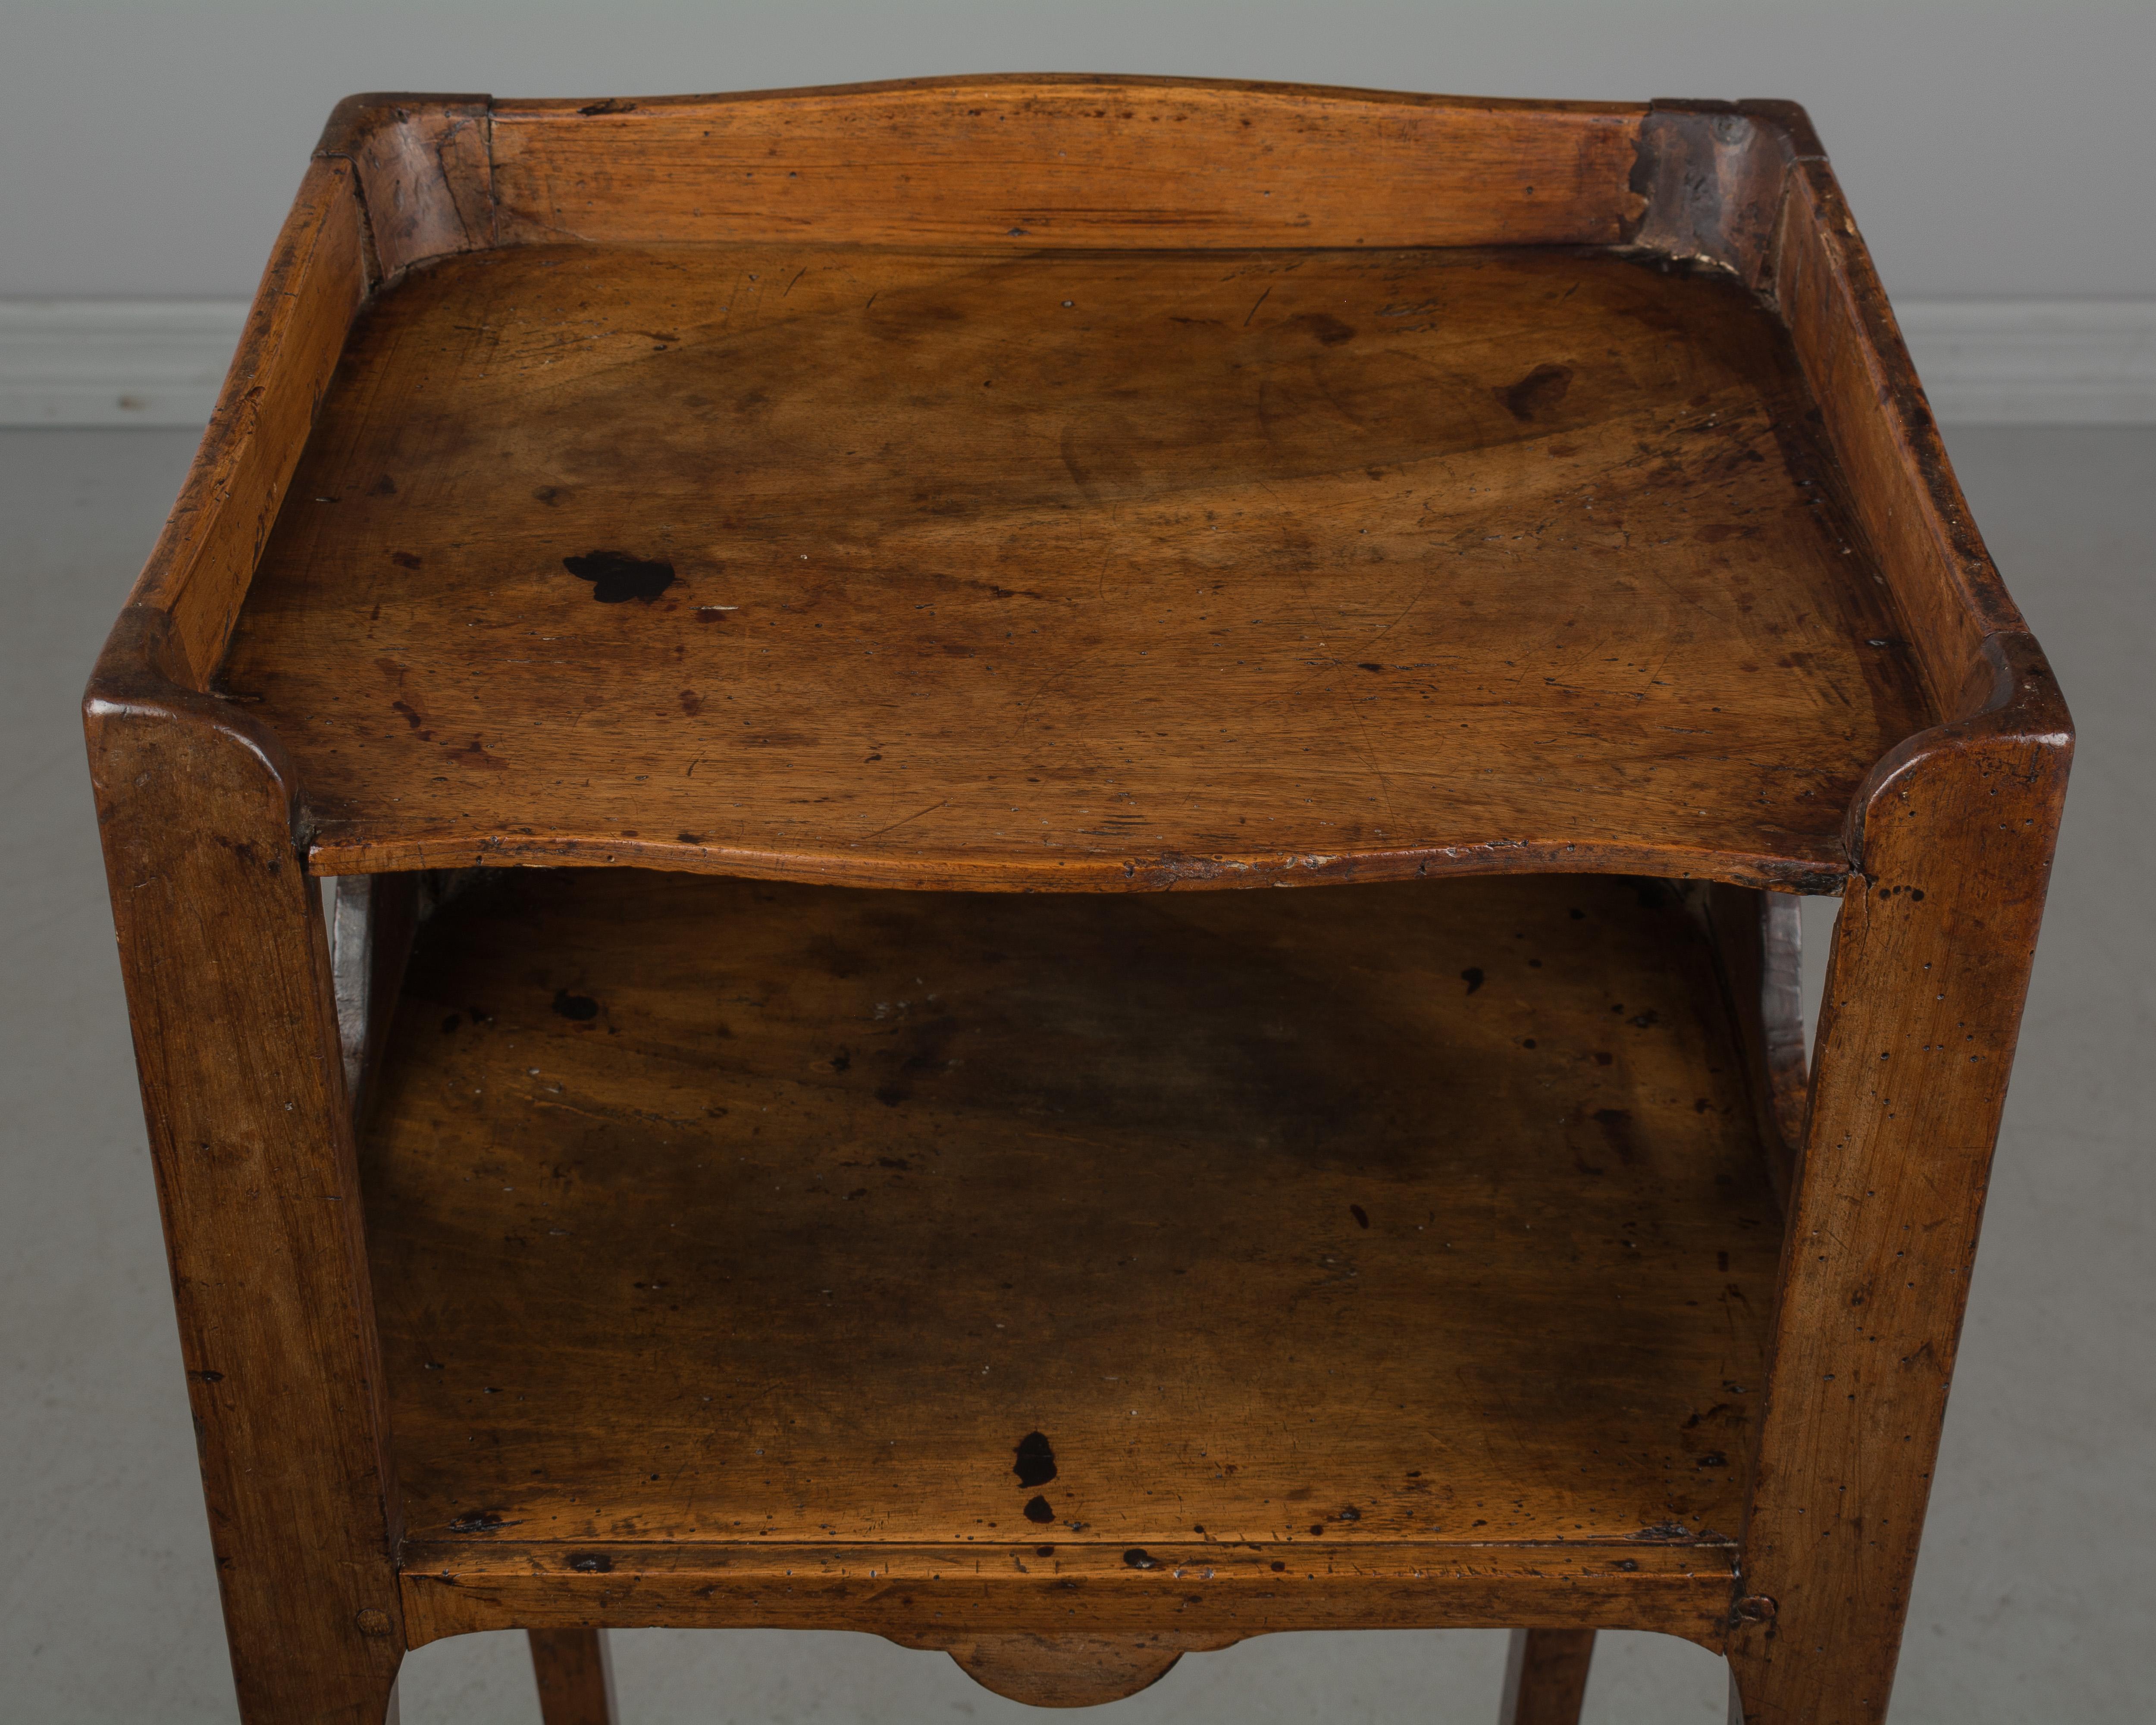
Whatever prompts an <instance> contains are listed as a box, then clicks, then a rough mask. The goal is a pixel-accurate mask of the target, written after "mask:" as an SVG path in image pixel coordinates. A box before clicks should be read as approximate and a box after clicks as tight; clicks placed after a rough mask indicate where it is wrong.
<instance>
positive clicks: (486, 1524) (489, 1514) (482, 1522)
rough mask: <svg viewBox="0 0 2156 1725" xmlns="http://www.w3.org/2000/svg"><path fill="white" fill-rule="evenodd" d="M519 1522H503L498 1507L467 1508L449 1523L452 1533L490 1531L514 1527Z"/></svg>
mask: <svg viewBox="0 0 2156 1725" xmlns="http://www.w3.org/2000/svg"><path fill="white" fill-rule="evenodd" d="M518 1525H519V1523H517V1522H505V1521H504V1520H502V1518H501V1512H500V1510H498V1509H468V1510H466V1511H465V1512H464V1513H463V1514H462V1515H460V1516H459V1517H456V1518H455V1519H454V1520H453V1521H452V1522H450V1523H449V1532H452V1533H491V1532H495V1529H497V1528H500V1527H516V1526H518Z"/></svg>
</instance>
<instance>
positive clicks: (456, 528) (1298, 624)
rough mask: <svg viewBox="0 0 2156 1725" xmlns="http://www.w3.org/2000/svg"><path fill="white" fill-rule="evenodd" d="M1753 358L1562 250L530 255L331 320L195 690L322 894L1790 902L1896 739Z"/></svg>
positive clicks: (1889, 634) (1814, 442) (1786, 383)
mask: <svg viewBox="0 0 2156 1725" xmlns="http://www.w3.org/2000/svg"><path fill="white" fill-rule="evenodd" d="M1825 444H1826V440H1825V437H1824V435H1823V434H1822V433H1821V430H1820V418H1819V414H1818V413H1817V412H1816V411H1815V404H1814V403H1813V401H1812V398H1810V396H1809V394H1808V393H1807V389H1806V385H1805V382H1804V376H1803V373H1802V372H1801V370H1800V367H1799V364H1798V362H1797V360H1796V357H1795V356H1794V352H1793V350H1792V348H1791V346H1790V343H1789V332H1788V331H1787V330H1786V329H1785V328H1784V326H1783V324H1782V323H1781V322H1780V321H1779V320H1778V319H1777V317H1776V316H1774V312H1773V311H1772V310H1771V309H1770V308H1769V307H1768V305H1765V304H1764V303H1763V301H1762V300H1761V299H1760V298H1759V297H1758V296H1757V295H1753V293H1751V292H1748V291H1747V290H1746V289H1745V288H1744V286H1743V285H1742V284H1741V283H1739V282H1738V281H1737V280H1734V279H1732V277H1731V276H1729V275H1727V273H1718V272H1713V271H1703V270H1686V269H1682V268H1675V267H1672V266H1671V265H1670V264H1669V263H1668V262H1667V260H1663V261H1662V262H1661V264H1660V266H1659V267H1656V266H1655V265H1654V264H1651V263H1650V262H1648V261H1643V260H1640V259H1634V258H1629V257H1626V256H1624V255H1621V254H1613V253H1611V252H1609V251H1594V250H1589V249H1574V248H1564V247H1534V248H1526V247H1513V248H1503V247H1496V248H1491V247H1453V248H1446V249H1413V248H1408V249H1376V248H1362V249H1339V248H1336V249H1306V250H1282V249H1253V250H1246V251H1232V250H1228V251H1224V250H1220V249H1210V250H1204V251H1190V250H1158V251H1153V250H1130V249H1122V250H1086V249H1060V250H1055V251H1030V252H1029V251H1026V250H1023V249H1014V250H1010V251H999V252H994V253H984V252H982V251H980V250H978V249H975V250H959V249H920V248H876V247H858V246H856V247H845V246H834V245H824V246H810V245H803V244H778V243H773V244H757V245H725V244H694V245H689V244H528V245H521V246H515V247H509V248H505V249H498V250H493V251H480V252H473V253H467V254H460V255H453V256H449V257H444V258H440V259H436V260H434V261H433V262H431V263H428V264H423V266H421V267H419V268H417V269H415V270H410V271H408V273H407V274H406V275H404V276H403V278H402V279H401V280H399V281H398V282H396V283H395V284H393V285H390V286H389V287H388V288H386V289H385V290H382V291H381V292H379V293H378V294H377V296H376V298H375V300H374V301H373V303H372V305H371V306H370V307H369V309H368V310H367V311H365V312H364V313H362V317H361V320H360V321H359V322H358V323H357V326H355V328H354V331H353V332H352V336H351V337H350V339H349V341H348V342H347V344H346V350H345V352H344V356H343V358H342V361H341V364H340V366H339V367H338V369H337V372H336V376H335V378H334V381H333V382H332V383H331V387H330V388H329V390H328V393H327V395H326V399H325V400H324V402H323V403H322V407H321V412H320V414H319V417H318V418H317V420H316V425H315V429H314V431H313V434H312V436H311V439H310V441H309V442H308V444H307V446H306V449H305V454H303V455H302V457H301V458H300V465H299V467H298V470H297V471H296V472H295V475H294V476H293V479H292V481H291V484H290V488H289V490H288V493H287V495H286V499H285V504H284V506H283V510H282V513H281V515H280V517H279V518H278V520H277V522H276V526H275V531H274V532H273V533H272V534H271V536H270V537H269V542H268V545H267V547H266V549H265V551H264V555H263V557H262V559H261V562H260V564H259V568H258V570H257V571H256V573H255V575H254V580H253V583H252V585H251V587H250V588H249V591H248V593H247V597H246V600H245V604H244V610H243V612H242V613H241V615H240V618H239V624H238V627H237V629H236V632H235V634H234V638H233V641H232V645H231V649H230V652H229V655H228V658H227V659H226V661H225V663H224V665H223V668H222V670H221V673H220V675H219V678H218V688H219V689H220V691H222V692H223V693H225V694H227V695H229V696H234V697H237V698H238V699H239V700H242V701H247V702H249V703H254V705H253V706H252V707H251V709H250V710H251V711H254V713H256V714H259V716H260V717H261V718H262V719H263V720H264V721H266V722H267V723H268V725H269V726H270V727H271V728H272V729H274V731H275V732H276V733H277V734H278V735H279V737H280V738H281V739H282V740H283V742H284V743H285V747H287V748H289V750H290V752H291V754H292V756H293V757H294V759H295V762H297V764H298V767H299V770H300V780H301V782H302V783H304V785H305V792H306V799H307V809H308V819H309V822H310V827H309V833H310V844H311V861H312V865H313V866H314V867H315V868H316V870H318V871H320V872H324V873H339V872H350V871H353V870H377V869H383V868H392V869H393V868H409V867H418V866H450V865H465V864H469V863H471V862H475V861H506V860H539V861H584V862H608V861H613V862H634V863H640V864H644V865H659V866H671V867H681V868H702V869H709V870H722V871H726V872H734V873H750V874H763V875H793V876H797V877H803V878H824V879H832V880H857V881H864V882H869V881H875V882H882V883H885V884H891V885H906V884H913V885H947V886H998V887H1027V886H1045V887H1121V886H1164V885H1180V884H1209V883H1217V884H1250V883H1252V882H1254V881H1256V880H1265V879H1281V880H1286V879H1315V878H1379V877H1384V876H1388V875H1394V876H1396V875H1415V874H1420V873H1425V872H1430V871H1432V870H1442V869H1447V868H1482V869H1486V868H1489V867H1491V866H1493V865H1495V866H1527V867H1537V866H1542V867H1549V866H1555V867H1596V866H1599V867H1637V868H1641V869H1649V870H1655V871H1659V872H1671V873H1675V872H1683V871H1685V870H1686V869H1688V868H1690V867H1691V866H1693V865H1697V866H1698V867H1699V868H1700V869H1702V870H1703V871H1712V872H1717V873H1720V874H1722V875H1724V876H1725V877H1727V878H1738V879H1753V880H1758V881H1759V882H1762V883H1764V884H1779V885H1784V886H1803V885H1805V884H1807V883H1811V884H1817V883H1819V882H1820V881H1822V880H1824V881H1827V882H1830V881H1831V880H1832V879H1833V878H1834V877H1835V876H1836V875H1838V874H1840V872H1841V871H1843V870H1845V867H1846V859H1845V852H1844V850H1843V839H1842V829H1843V824H1844V818H1845V811H1846V809H1847V808H1848V806H1849V804H1850V803H1851V798H1852V797H1853V796H1854V795H1855V794H1856V791H1857V788H1858V787H1859V785H1860V784H1861V782H1862V780H1863V778H1864V777H1865V775H1866V773H1867V771H1869V770H1870V768H1871V766H1872V765H1873V763H1874V762H1876V761H1877V760H1878V759H1879V757H1881V755H1882V754H1884V753H1885V752H1886V751H1888V750H1889V749H1890V748H1892V747H1893V746H1894V745H1895V744H1896V743H1897V742H1899V741H1900V740H1902V738H1904V737H1907V736H1909V735H1911V734H1912V733H1913V732H1917V731H1920V730H1922V728H1923V727H1924V726H1927V725H1928V724H1930V723H1932V722H1933V721H1934V719H1935V715H1933V713H1932V712H1931V711H1929V710H1928V707H1927V704H1926V697H1925V695H1924V691H1923V687H1922V682H1921V680H1920V676H1919V672H1918V667H1917V662H1916V659H1915V656H1914V654H1913V653H1912V649H1911V647H1910V645H1909V644H1908V643H1907V639H1905V637H1906V636H1907V634H1908V631H1907V629H1905V628H1904V627H1903V626H1902V624H1900V623H1898V622H1897V618H1896V608H1895V605H1894V603H1893V601H1892V598H1890V596H1889V593H1888V590H1887V588H1886V585H1885V583H1884V582H1883V581H1882V578H1881V570H1880V568H1879V567H1878V566H1877V565H1876V563H1875V562H1874V560H1873V557H1872V554H1871V552H1870V551H1869V550H1868V549H1867V543H1868V542H1867V539H1866V536H1865V535H1864V534H1863V533H1862V532H1861V531H1858V529H1857V528H1856V526H1854V525H1853V522H1852V516H1851V506H1850V504H1849V501H1848V498H1847V496H1846V489H1847V488H1846V485H1845V480H1844V478H1843V475H1842V473H1841V470H1840V468H1839V467H1838V465H1836V463H1835V459H1834V458H1833V456H1832V455H1831V454H1830V453H1829V451H1828V449H1827V448H1826V446H1825Z"/></svg>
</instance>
